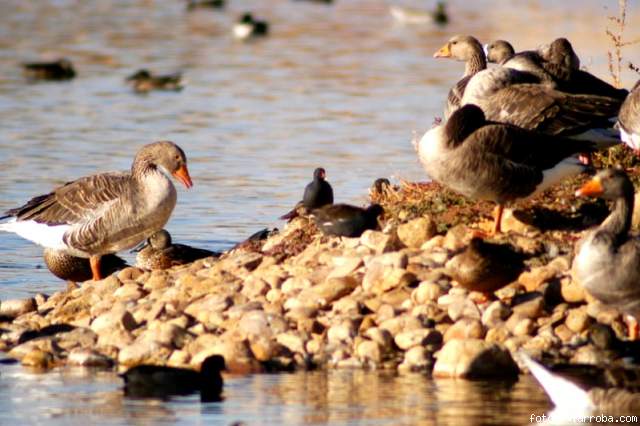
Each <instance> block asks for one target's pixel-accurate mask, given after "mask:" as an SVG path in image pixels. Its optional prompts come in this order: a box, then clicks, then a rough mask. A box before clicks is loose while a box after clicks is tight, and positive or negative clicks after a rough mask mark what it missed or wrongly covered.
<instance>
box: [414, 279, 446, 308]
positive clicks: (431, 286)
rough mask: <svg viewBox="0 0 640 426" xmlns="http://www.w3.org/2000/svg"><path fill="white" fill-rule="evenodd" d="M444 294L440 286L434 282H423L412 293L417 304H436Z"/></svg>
mask: <svg viewBox="0 0 640 426" xmlns="http://www.w3.org/2000/svg"><path fill="white" fill-rule="evenodd" d="M444 293H445V292H444V290H443V289H442V287H440V285H438V284H436V283H434V282H432V281H422V282H421V283H420V284H418V287H416V288H415V289H414V290H413V292H412V293H411V300H413V301H414V302H415V303H417V304H422V303H427V302H436V301H437V300H438V299H439V298H440V297H441V296H443V295H444Z"/></svg>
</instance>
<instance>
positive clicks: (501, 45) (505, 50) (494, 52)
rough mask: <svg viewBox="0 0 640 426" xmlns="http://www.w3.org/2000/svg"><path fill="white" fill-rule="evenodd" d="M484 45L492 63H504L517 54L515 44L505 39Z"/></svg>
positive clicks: (488, 60)
mask: <svg viewBox="0 0 640 426" xmlns="http://www.w3.org/2000/svg"><path fill="white" fill-rule="evenodd" d="M483 47H484V54H485V56H486V57H487V62H490V63H492V64H500V65H503V64H504V63H505V62H507V61H508V60H509V59H511V58H512V57H513V55H515V51H514V50H513V46H511V43H509V42H508V41H505V40H496V41H494V42H492V43H489V44H485V45H484V46H483Z"/></svg>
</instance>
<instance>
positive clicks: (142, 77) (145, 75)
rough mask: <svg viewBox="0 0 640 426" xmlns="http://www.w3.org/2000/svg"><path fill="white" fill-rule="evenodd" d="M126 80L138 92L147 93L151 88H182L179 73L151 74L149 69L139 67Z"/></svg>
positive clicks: (177, 89) (172, 89)
mask: <svg viewBox="0 0 640 426" xmlns="http://www.w3.org/2000/svg"><path fill="white" fill-rule="evenodd" d="M126 81H127V82H128V83H130V84H131V86H132V87H133V90H134V91H136V92H138V93H147V92H150V91H151V90H170V91H180V90H182V89H183V88H184V82H183V80H182V74H181V73H175V74H168V75H153V74H152V73H151V72H150V71H149V70H146V69H141V70H138V71H136V72H135V73H134V74H132V75H130V76H129V77H127V79H126Z"/></svg>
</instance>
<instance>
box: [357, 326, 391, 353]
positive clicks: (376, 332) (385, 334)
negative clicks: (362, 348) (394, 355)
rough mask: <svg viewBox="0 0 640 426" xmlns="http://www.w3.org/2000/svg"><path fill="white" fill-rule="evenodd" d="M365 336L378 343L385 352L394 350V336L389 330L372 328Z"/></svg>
mask: <svg viewBox="0 0 640 426" xmlns="http://www.w3.org/2000/svg"><path fill="white" fill-rule="evenodd" d="M364 336H365V337H367V338H368V339H370V340H372V341H374V342H376V343H377V344H378V345H379V346H380V348H381V349H382V351H383V352H387V351H390V350H391V349H392V348H393V341H394V339H393V336H392V335H391V333H389V330H385V329H383V328H379V327H370V328H368V329H367V330H366V331H365V332H364Z"/></svg>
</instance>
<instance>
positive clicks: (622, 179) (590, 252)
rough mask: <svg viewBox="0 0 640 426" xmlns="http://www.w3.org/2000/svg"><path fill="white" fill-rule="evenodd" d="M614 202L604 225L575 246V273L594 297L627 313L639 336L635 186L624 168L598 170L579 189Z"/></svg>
mask: <svg viewBox="0 0 640 426" xmlns="http://www.w3.org/2000/svg"><path fill="white" fill-rule="evenodd" d="M576 195H577V196H590V197H599V198H602V199H605V200H610V201H613V202H614V206H613V210H612V211H611V213H610V214H609V216H608V217H607V218H606V219H605V220H604V222H602V224H601V225H600V226H599V227H598V228H596V229H595V230H592V231H589V232H588V233H587V234H586V235H585V236H584V237H583V238H582V239H581V240H580V241H579V242H578V244H577V245H576V255H575V257H574V259H573V265H572V274H573V277H574V279H575V280H576V281H577V282H578V283H579V284H580V285H582V287H584V288H585V289H586V290H587V291H588V292H589V293H590V294H591V295H592V296H593V297H595V298H596V299H598V300H599V301H600V302H602V303H604V304H606V305H610V306H613V307H615V308H617V309H619V310H620V311H621V312H622V313H624V314H626V315H627V317H626V318H625V319H626V320H627V321H628V324H629V336H630V337H631V338H632V339H634V340H635V339H636V338H637V337H638V323H637V319H638V318H640V285H639V284H638V283H639V282H640V268H638V265H640V238H637V237H631V236H630V235H629V229H630V228H631V217H632V215H633V203H634V187H633V184H632V183H631V180H629V177H628V176H627V175H626V173H625V172H624V171H622V170H617V169H607V170H603V171H601V172H599V173H598V174H597V175H596V176H595V177H594V178H593V179H592V180H590V181H589V182H587V183H586V184H585V185H584V186H583V187H582V188H580V189H579V190H578V191H577V192H576Z"/></svg>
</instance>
